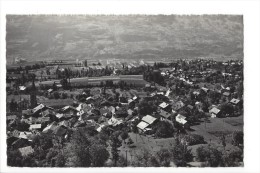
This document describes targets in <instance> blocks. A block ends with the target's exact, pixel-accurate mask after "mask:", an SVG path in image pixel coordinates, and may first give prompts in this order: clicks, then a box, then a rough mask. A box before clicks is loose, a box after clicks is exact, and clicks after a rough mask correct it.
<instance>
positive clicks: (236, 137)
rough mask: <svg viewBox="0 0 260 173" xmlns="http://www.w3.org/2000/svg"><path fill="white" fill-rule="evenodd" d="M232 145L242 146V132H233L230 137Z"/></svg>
mask: <svg viewBox="0 0 260 173" xmlns="http://www.w3.org/2000/svg"><path fill="white" fill-rule="evenodd" d="M232 144H233V145H235V146H243V144H244V133H243V132H242V131H237V132H234V133H233V135H232Z"/></svg>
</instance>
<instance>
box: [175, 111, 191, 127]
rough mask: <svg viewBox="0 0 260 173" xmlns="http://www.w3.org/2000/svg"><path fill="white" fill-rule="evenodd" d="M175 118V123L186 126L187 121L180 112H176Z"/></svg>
mask: <svg viewBox="0 0 260 173" xmlns="http://www.w3.org/2000/svg"><path fill="white" fill-rule="evenodd" d="M175 120H176V122H177V123H179V124H181V125H182V126H183V127H187V125H188V121H187V120H186V117H185V116H183V115H181V114H178V115H177V116H176V117H175Z"/></svg>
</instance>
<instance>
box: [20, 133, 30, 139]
mask: <svg viewBox="0 0 260 173" xmlns="http://www.w3.org/2000/svg"><path fill="white" fill-rule="evenodd" d="M28 135H32V132H20V133H19V136H18V138H23V139H28Z"/></svg>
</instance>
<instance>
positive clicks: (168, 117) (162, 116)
mask: <svg viewBox="0 0 260 173" xmlns="http://www.w3.org/2000/svg"><path fill="white" fill-rule="evenodd" d="M160 116H161V120H166V119H170V118H171V117H172V114H170V113H168V112H166V111H164V110H161V112H160Z"/></svg>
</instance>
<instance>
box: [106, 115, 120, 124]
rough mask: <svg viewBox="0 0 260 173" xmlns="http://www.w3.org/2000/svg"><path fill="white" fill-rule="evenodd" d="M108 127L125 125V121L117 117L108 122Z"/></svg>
mask: <svg viewBox="0 0 260 173" xmlns="http://www.w3.org/2000/svg"><path fill="white" fill-rule="evenodd" d="M107 123H108V125H112V126H117V125H120V124H122V123H123V120H119V119H117V118H115V117H113V116H112V117H111V118H110V119H109V120H108V121H107Z"/></svg>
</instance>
